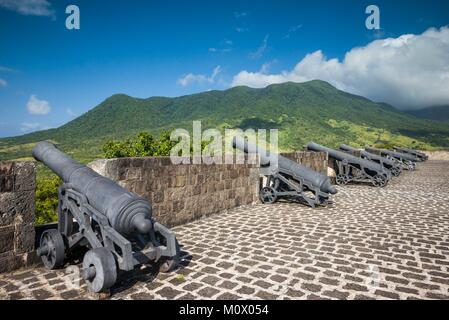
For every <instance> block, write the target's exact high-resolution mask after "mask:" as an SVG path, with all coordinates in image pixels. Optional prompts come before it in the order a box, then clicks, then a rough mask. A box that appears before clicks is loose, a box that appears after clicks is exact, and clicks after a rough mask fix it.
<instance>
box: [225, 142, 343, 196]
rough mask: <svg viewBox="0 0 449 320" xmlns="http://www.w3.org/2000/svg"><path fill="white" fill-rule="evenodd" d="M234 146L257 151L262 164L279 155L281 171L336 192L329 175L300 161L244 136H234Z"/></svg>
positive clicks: (331, 192) (253, 151)
mask: <svg viewBox="0 0 449 320" xmlns="http://www.w3.org/2000/svg"><path fill="white" fill-rule="evenodd" d="M232 145H233V147H234V148H236V149H239V150H242V151H244V152H245V153H257V154H258V156H259V159H260V164H261V166H269V165H270V162H271V159H272V156H275V157H277V162H278V170H279V172H287V173H293V178H295V179H296V180H298V181H299V180H301V179H303V180H304V181H306V182H308V183H310V184H312V185H313V186H315V187H317V188H319V189H320V190H321V191H322V192H326V193H330V194H336V193H337V188H335V186H333V185H332V183H331V181H330V179H329V177H327V176H325V175H323V174H320V173H318V172H316V171H314V170H312V169H309V168H307V167H305V166H303V165H301V164H299V163H296V162H294V161H292V160H290V159H287V158H285V157H283V156H281V155H279V154H273V155H271V153H270V152H269V151H266V150H264V149H262V148H260V147H258V146H256V145H254V144H251V143H249V142H248V141H247V139H244V138H243V137H234V139H233V141H232Z"/></svg>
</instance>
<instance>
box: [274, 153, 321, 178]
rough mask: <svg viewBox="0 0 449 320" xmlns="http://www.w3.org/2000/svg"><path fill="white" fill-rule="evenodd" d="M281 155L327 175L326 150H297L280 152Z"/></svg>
mask: <svg viewBox="0 0 449 320" xmlns="http://www.w3.org/2000/svg"><path fill="white" fill-rule="evenodd" d="M281 156H283V157H286V158H287V159H290V160H293V161H295V162H297V163H300V164H302V165H303V166H305V167H307V168H310V169H312V170H315V171H317V172H319V173H322V174H324V175H327V161H328V160H327V158H328V157H327V153H326V152H310V151H297V152H288V153H281Z"/></svg>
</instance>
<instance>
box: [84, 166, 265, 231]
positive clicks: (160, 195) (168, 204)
mask: <svg viewBox="0 0 449 320" xmlns="http://www.w3.org/2000/svg"><path fill="white" fill-rule="evenodd" d="M89 166H90V167H91V168H93V169H94V170H95V171H97V172H99V173H100V174H102V175H104V176H106V177H108V178H110V179H112V180H115V181H117V182H118V183H119V184H120V185H122V186H123V187H125V188H127V189H128V190H130V191H132V192H135V193H137V194H139V195H141V196H143V197H144V198H146V199H148V200H150V201H151V203H152V207H153V216H154V217H155V218H156V220H157V221H158V222H160V223H162V224H165V225H167V226H169V227H172V226H175V225H180V224H183V223H186V222H189V221H193V220H195V219H198V218H201V217H203V216H207V215H209V214H212V213H217V212H220V211H223V210H226V209H230V208H234V207H237V206H240V205H247V204H253V203H255V202H256V201H257V200H258V193H259V169H258V167H257V165H255V164H212V165H207V164H182V165H173V164H172V163H171V161H170V158H168V157H148V158H119V159H106V160H97V161H94V162H92V163H90V164H89Z"/></svg>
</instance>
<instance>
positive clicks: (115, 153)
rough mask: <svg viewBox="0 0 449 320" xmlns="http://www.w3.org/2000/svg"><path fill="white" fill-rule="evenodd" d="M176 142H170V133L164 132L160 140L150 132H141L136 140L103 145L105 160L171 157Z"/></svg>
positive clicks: (111, 142)
mask: <svg viewBox="0 0 449 320" xmlns="http://www.w3.org/2000/svg"><path fill="white" fill-rule="evenodd" d="M175 144H176V141H170V133H169V132H167V131H164V132H163V133H162V134H161V135H160V137H159V139H155V138H154V137H153V136H152V135H151V134H150V133H149V132H141V133H139V134H138V135H137V137H135V138H129V139H125V140H123V141H114V140H109V141H107V142H106V143H105V144H104V145H103V148H102V149H103V152H104V157H105V158H108V159H109V158H122V157H151V156H169V155H170V150H171V149H172V148H173V146H174V145H175Z"/></svg>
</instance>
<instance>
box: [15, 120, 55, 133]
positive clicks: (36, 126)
mask: <svg viewBox="0 0 449 320" xmlns="http://www.w3.org/2000/svg"><path fill="white" fill-rule="evenodd" d="M47 129H50V127H48V126H44V125H41V124H40V123H36V122H33V123H28V122H24V123H22V127H21V128H20V131H22V132H24V133H26V132H31V131H36V130H47Z"/></svg>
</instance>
